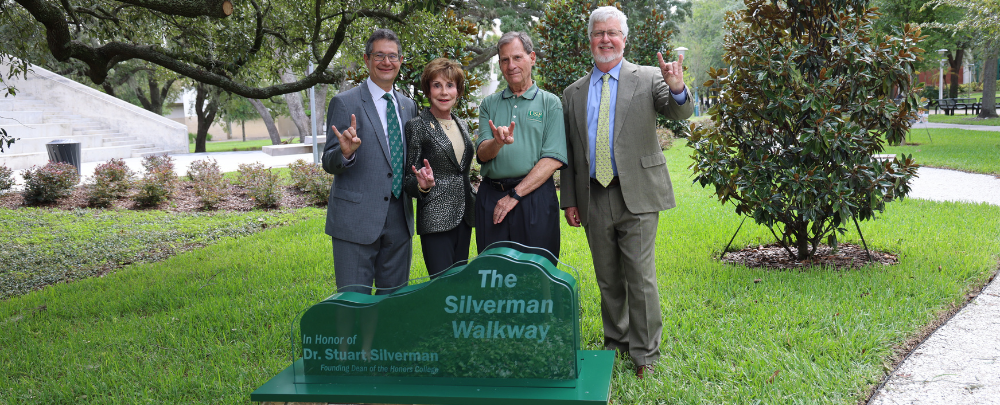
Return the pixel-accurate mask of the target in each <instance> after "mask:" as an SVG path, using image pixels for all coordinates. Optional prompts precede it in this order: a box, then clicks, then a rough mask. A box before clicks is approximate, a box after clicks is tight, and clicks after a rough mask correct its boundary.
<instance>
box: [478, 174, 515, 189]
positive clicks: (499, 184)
mask: <svg viewBox="0 0 1000 405" xmlns="http://www.w3.org/2000/svg"><path fill="white" fill-rule="evenodd" d="M521 180H524V176H522V177H517V178H509V179H491V178H489V177H483V183H486V184H489V185H490V187H493V189H494V190H497V191H510V189H512V188H514V187H516V186H517V185H518V184H521Z"/></svg>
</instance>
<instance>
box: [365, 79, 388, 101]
mask: <svg viewBox="0 0 1000 405" xmlns="http://www.w3.org/2000/svg"><path fill="white" fill-rule="evenodd" d="M365 84H367V85H368V92H369V93H371V95H372V100H378V99H380V98H382V95H383V94H385V93H389V94H391V95H392V100H393V102H392V103H393V104H396V94H395V92H394V91H389V92H386V91H385V90H382V88H381V87H378V85H377V84H375V82H374V81H372V78H371V77H369V78H368V79H367V80H365Z"/></svg>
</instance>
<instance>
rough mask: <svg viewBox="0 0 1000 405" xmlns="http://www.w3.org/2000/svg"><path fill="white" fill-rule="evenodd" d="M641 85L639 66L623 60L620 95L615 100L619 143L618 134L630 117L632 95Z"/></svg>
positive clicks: (619, 77) (619, 85)
mask: <svg viewBox="0 0 1000 405" xmlns="http://www.w3.org/2000/svg"><path fill="white" fill-rule="evenodd" d="M638 85H639V67H638V66H637V65H633V64H631V63H628V62H627V61H626V62H623V63H622V70H621V71H620V72H619V74H618V96H617V97H616V100H615V129H614V131H612V133H613V134H615V141H614V142H615V143H618V134H620V133H621V132H622V126H623V125H625V120H626V119H627V118H628V107H629V104H631V103H632V95H633V93H635V89H636V87H637V86H638Z"/></svg>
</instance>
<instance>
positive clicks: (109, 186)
mask: <svg viewBox="0 0 1000 405" xmlns="http://www.w3.org/2000/svg"><path fill="white" fill-rule="evenodd" d="M133 177H135V173H133V172H132V169H130V168H129V167H128V165H127V164H125V161H124V160H121V159H111V160H109V161H107V162H106V163H103V164H100V165H98V166H97V168H96V169H94V180H93V184H91V185H90V189H89V190H88V193H87V201H88V203H89V204H90V206H92V207H108V206H110V205H111V203H112V202H113V201H114V200H116V199H119V198H122V197H125V196H127V195H128V192H129V190H131V188H132V182H133V181H132V178H133Z"/></svg>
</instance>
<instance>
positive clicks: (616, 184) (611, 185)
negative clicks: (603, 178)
mask: <svg viewBox="0 0 1000 405" xmlns="http://www.w3.org/2000/svg"><path fill="white" fill-rule="evenodd" d="M590 182H591V183H594V184H596V185H598V186H601V187H604V186H603V185H601V183H600V182H599V181H597V179H595V178H593V177H591V178H590ZM619 184H620V183H619V182H618V176H615V177H614V178H612V179H611V182H610V183H608V185H607V187H605V188H611V187H618V185H619Z"/></svg>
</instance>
